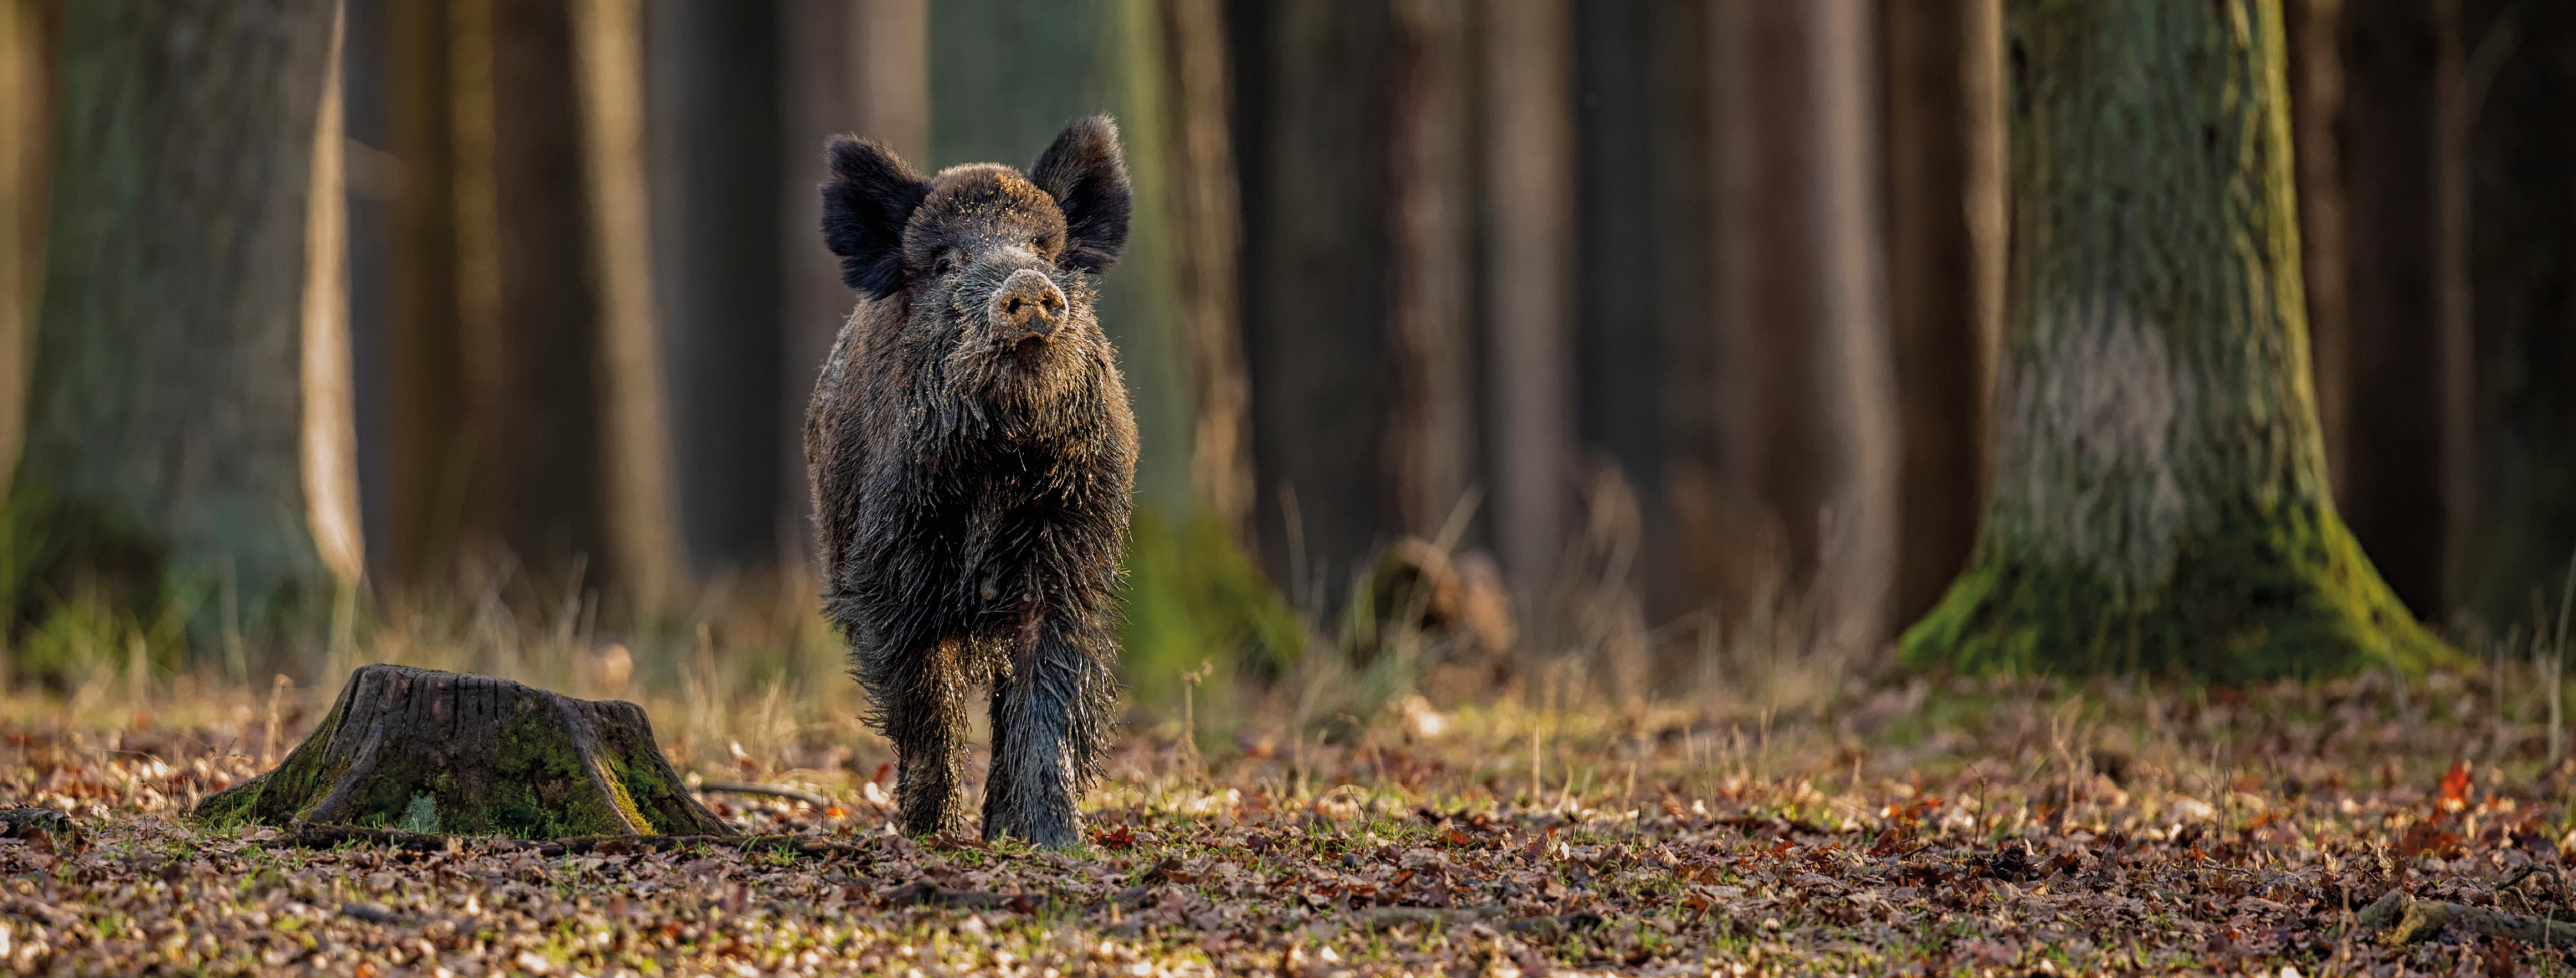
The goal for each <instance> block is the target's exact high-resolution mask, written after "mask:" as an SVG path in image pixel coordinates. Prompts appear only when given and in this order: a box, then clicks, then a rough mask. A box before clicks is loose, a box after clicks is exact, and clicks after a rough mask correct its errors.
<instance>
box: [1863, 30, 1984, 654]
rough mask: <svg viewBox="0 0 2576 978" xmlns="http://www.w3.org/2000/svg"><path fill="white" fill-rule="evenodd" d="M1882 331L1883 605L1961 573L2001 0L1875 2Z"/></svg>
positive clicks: (1908, 605)
mask: <svg viewBox="0 0 2576 978" xmlns="http://www.w3.org/2000/svg"><path fill="white" fill-rule="evenodd" d="M1880 9H1881V10H1882V11H1884V12H1885V16H1886V20H1887V39H1886V48H1887V113H1888V118H1887V142H1888V144H1887V152H1886V157H1887V161H1888V164H1887V165H1888V191H1889V195H1890V197H1891V199H1890V201H1889V207H1888V218H1889V221H1888V254H1889V256H1890V262H1889V266H1888V279H1889V283H1888V284H1889V290H1890V300H1891V301H1890V303H1889V308H1890V313H1891V321H1890V323H1889V326H1890V327H1891V332H1892V333H1893V335H1894V338H1895V350H1896V358H1895V362H1896V395H1897V402H1898V405H1899V409H1898V412H1897V413H1898V416H1899V417H1900V418H1902V419H1903V426H1904V431H1903V435H1904V437H1903V438H1902V439H1901V440H1902V441H1903V447H1902V452H1903V454H1902V456H1901V463H1900V464H1901V465H1902V467H1903V468H1902V472H1903V474H1902V475H1901V476H1900V478H1899V482H1900V484H1902V485H1903V486H1904V487H1905V493H1904V498H1903V502H1902V503H1900V506H1901V508H1902V512H1901V513H1900V514H1899V517H1898V520H1897V527H1898V532H1899V534H1900V536H1899V538H1898V542H1897V566H1896V593H1895V595H1894V598H1893V601H1894V607H1893V609H1892V610H1893V611H1894V612H1895V614H1896V618H1897V619H1898V620H1900V621H1911V620H1913V619H1914V618H1916V617H1918V616H1920V615H1922V614H1923V613H1924V612H1926V611H1929V610H1931V608H1932V605H1933V604H1934V603H1935V602H1937V601H1939V600H1940V599H1941V592H1942V590H1943V589H1945V588H1948V587H1949V586H1950V581H1951V580H1952V579H1953V578H1956V577H1958V576H1959V570H1960V568H1963V567H1965V566H1967V562H1968V551H1969V550H1970V549H1971V548H1972V547H1974V546H1975V544H1976V541H1977V513H1978V511H1979V510H1980V509H1981V508H1982V505H1983V503H1984V495H1985V474H1986V444H1985V442H1986V431H1987V424H1986V414H1987V401H1988V393H1989V392H1990V390H1991V389H1992V387H1993V384H1992V379H1993V377H1994V358H1995V347H1996V345H1997V343H1999V342H2000V339H2001V336H2002V333H2003V289H2004V194H2005V186H2004V180H2005V174H2004V119H2003V110H2004V93H2003V60H2004V59H2003V4H2002V3H2001V2H2000V0H1886V2H1883V3H1882V4H1881V5H1880Z"/></svg>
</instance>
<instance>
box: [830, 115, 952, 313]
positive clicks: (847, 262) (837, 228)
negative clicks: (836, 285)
mask: <svg viewBox="0 0 2576 978" xmlns="http://www.w3.org/2000/svg"><path fill="white" fill-rule="evenodd" d="M827 152H828V153H829V155H830V157H831V165H832V179H831V180H829V181H827V182H825V183H824V184H823V244H824V245H825V246H826V247H829V248H831V249H832V253H833V254H835V255H839V256H841V281H843V282H845V283H848V284H849V286H850V288H852V289H855V290H857V291H860V292H864V293H867V294H868V296H869V297H871V298H877V299H882V298H885V297H886V296H889V295H892V294H894V290H896V289H898V288H902V287H903V225H904V222H906V221H909V220H911V219H912V209H913V208H914V207H917V206H920V204H921V198H922V197H923V196H924V195H925V194H928V193H929V192H930V185H929V184H928V183H927V182H925V181H923V180H922V178H921V174H919V173H915V172H913V170H912V167H909V166H906V165H904V162H903V159H902V158H901V157H898V156H896V155H894V153H893V152H891V151H889V150H887V149H886V148H885V147H883V146H880V145H877V144H876V143H875V142H872V141H869V140H865V139H852V138H850V137H848V136H834V137H832V145H831V147H830V149H829V150H828V151H827Z"/></svg>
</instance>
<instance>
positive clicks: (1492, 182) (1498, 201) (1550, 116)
mask: <svg viewBox="0 0 2576 978" xmlns="http://www.w3.org/2000/svg"><path fill="white" fill-rule="evenodd" d="M1485 18H1486V23H1485V25H1484V27H1485V34H1486V37H1485V64H1484V68H1485V92H1484V96H1485V101H1484V105H1485V111H1486V119H1485V140H1486V144H1485V145H1486V152H1485V166H1486V180H1487V187H1486V192H1487V200H1486V203H1487V209H1486V227H1487V228H1488V234H1489V235H1490V242H1489V248H1490V252H1489V254H1490V260H1491V261H1492V266H1491V270H1490V273H1489V275H1488V276H1487V283H1488V286H1489V288H1490V290H1491V291H1490V295H1489V297H1488V300H1487V301H1488V312H1487V315H1488V316H1489V317H1490V322H1491V329H1492V333H1491V336H1490V338H1489V342H1488V344H1487V358H1488V361H1489V362H1488V367H1487V384H1486V399H1487V404H1488V408H1487V411H1488V415H1487V416H1488V417H1489V418H1491V421H1492V433H1493V472H1494V479H1493V484H1494V521H1493V526H1494V542H1495V549H1496V551H1497V553H1498V554H1499V555H1500V556H1501V557H1502V559H1503V574H1504V576H1505V578H1506V580H1508V581H1509V582H1510V584H1511V586H1512V589H1513V590H1514V591H1516V592H1518V593H1519V594H1521V595H1522V596H1523V597H1524V598H1530V597H1541V596H1544V595H1546V594H1548V592H1549V591H1550V589H1551V588H1552V587H1553V586H1554V585H1555V583H1556V580H1557V577H1558V572H1559V570H1560V568H1559V567H1558V563H1559V561H1560V560H1561V559H1562V557H1563V554H1564V548H1565V544H1566V535H1567V533H1568V532H1569V531H1570V530H1572V529H1573V522H1572V520H1571V518H1570V516H1569V515H1568V514H1569V513H1570V512H1571V511H1572V507H1571V505H1569V504H1570V501H1571V499H1572V497H1573V491H1572V490H1573V486H1574V477H1575V446H1574V391H1573V387H1574V380H1573V370H1572V369H1570V365H1571V364H1572V362H1573V358H1574V349H1573V346H1572V337H1571V336H1570V335H1569V334H1570V332H1571V327H1572V325H1573V318H1574V254H1573V252H1572V250H1571V244H1572V242H1573V239H1574V231H1575V228H1574V139H1573V135H1574V105H1573V96H1574V90H1573V89H1574V85H1573V81H1574V80H1573V60H1574V51H1573V47H1574V45H1573V43H1572V35H1573V33H1574V32H1573V18H1572V12H1571V10H1570V9H1569V8H1568V7H1567V6H1566V5H1565V4H1564V3H1563V2H1562V0H1517V2H1508V3H1492V4H1488V5H1487V6H1486V8H1485Z"/></svg>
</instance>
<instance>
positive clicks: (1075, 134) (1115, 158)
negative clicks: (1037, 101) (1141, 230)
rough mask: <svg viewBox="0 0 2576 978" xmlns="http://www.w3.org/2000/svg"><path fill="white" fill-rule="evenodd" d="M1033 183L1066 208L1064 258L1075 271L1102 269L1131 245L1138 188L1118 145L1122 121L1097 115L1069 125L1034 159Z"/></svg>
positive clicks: (1030, 169)
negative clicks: (1129, 236)
mask: <svg viewBox="0 0 2576 978" xmlns="http://www.w3.org/2000/svg"><path fill="white" fill-rule="evenodd" d="M1029 182H1030V183H1034V184H1037V185H1038V189H1040V190H1044V191H1046V192H1047V194H1048V195H1049V196H1052V197H1054V198H1055V205H1056V207H1057V208H1058V209H1060V210H1062V211H1064V230H1065V234H1066V236H1067V237H1068V238H1069V239H1070V240H1067V241H1066V242H1065V243H1064V257H1062V258H1060V259H1057V261H1056V263H1057V264H1059V265H1062V266H1064V267H1065V268H1066V269H1067V270H1069V271H1076V272H1100V271H1105V270H1107V269H1108V268H1109V265H1110V263H1111V262H1115V261H1117V260H1118V252H1119V251H1120V250H1122V249H1124V248H1126V247H1127V212H1128V210H1129V208H1131V207H1132V206H1133V202H1132V200H1131V198H1132V197H1133V195H1134V192H1133V191H1132V190H1131V189H1130V188H1129V186H1128V184H1127V157H1126V155H1125V154H1124V153H1121V152H1120V151H1119V149H1118V124H1117V123H1115V122H1111V121H1109V117H1108V116H1105V115H1095V116H1092V117H1091V118H1088V119H1083V120H1080V121H1078V122H1075V123H1074V124H1073V125H1070V126H1066V127H1065V129H1064V134H1063V135H1060V136H1057V137H1055V145H1053V146H1049V147H1047V149H1046V152H1044V153H1040V154H1038V161H1037V162H1035V163H1032V164H1029Z"/></svg>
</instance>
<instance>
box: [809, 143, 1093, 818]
mask: <svg viewBox="0 0 2576 978" xmlns="http://www.w3.org/2000/svg"><path fill="white" fill-rule="evenodd" d="M829 156H830V164H831V172H832V178H831V180H830V181H829V182H827V183H825V184H824V185H823V239H824V242H825V243H826V244H827V245H829V246H830V248H831V249H832V251H833V253H835V254H837V255H840V256H841V267H842V277H843V279H844V280H845V281H847V282H848V283H849V285H850V288H852V289H854V290H856V291H857V292H859V293H860V295H861V301H860V303H859V306H858V310H857V311H856V312H855V313H853V314H852V315H851V316H850V320H849V323H848V324H847V325H845V326H843V327H842V329H841V335H840V339H839V340H838V341H837V342H836V343H834V344H833V347H832V355H831V359H830V361H829V362H827V363H826V364H825V365H824V368H823V375H822V379H821V380H820V381H819V382H817V383H816V384H815V386H814V400H813V404H812V406H811V407H810V408H809V409H808V411H807V413H806V418H805V461H806V468H807V472H808V474H809V477H810V479H811V480H812V483H813V490H814V517H815V523H816V526H817V532H818V534H819V536H820V539H819V541H818V543H819V547H820V552H821V555H822V560H823V571H824V580H825V587H826V591H825V594H824V600H825V610H826V612H827V613H828V614H829V615H830V616H831V618H832V621H833V622H834V623H835V624H837V625H839V626H840V628H841V630H842V632H843V633H844V634H845V635H846V636H847V637H848V638H849V640H850V642H851V644H852V649H853V658H854V660H855V662H856V668H855V670H854V671H855V672H856V673H857V675H858V678H859V681H860V682H861V683H862V684H864V685H865V686H866V687H867V690H868V695H869V698H870V700H871V701H872V704H873V707H872V709H873V712H872V715H871V716H870V717H869V719H870V722H872V723H873V724H874V725H875V726H876V728H877V729H878V730H880V731H882V732H884V734H885V735H886V737H887V738H888V739H889V740H892V741H893V742H894V747H895V756H896V761H897V765H898V770H899V772H900V779H901V783H900V784H899V786H898V787H897V789H896V794H897V797H898V800H899V802H900V804H901V806H902V813H903V824H904V828H905V830H906V831H908V832H912V833H915V834H956V833H962V832H964V831H965V828H966V810H965V802H964V799H963V796H962V794H961V792H960V782H961V781H962V780H963V774H964V765H963V754H964V751H965V747H966V713H965V710H966V698H967V695H968V692H969V690H971V689H973V688H974V687H976V686H979V685H982V686H989V687H990V688H991V690H992V719H993V765H992V771H991V775H990V777H989V778H988V779H987V784H986V785H985V790H984V826H983V828H984V838H986V839H995V838H999V837H1002V836H1006V835H1007V836H1017V837H1020V838H1023V839H1027V840H1029V841H1031V842H1035V843H1039V844H1042V845H1050V846H1055V845H1064V844H1067V843H1071V842H1074V841H1076V840H1078V839H1079V838H1080V836H1081V824H1080V818H1079V816H1078V815H1077V814H1076V812H1075V809H1074V803H1075V802H1076V800H1078V799H1079V798H1080V797H1081V794H1082V792H1083V790H1084V789H1085V788H1087V787H1088V786H1089V785H1090V783H1091V782H1092V780H1093V779H1094V778H1095V777H1096V776H1097V775H1098V772H1099V767H1100V759H1101V755H1102V753H1103V752H1104V751H1105V750H1106V748H1107V740H1108V737H1109V733H1110V726H1111V723H1112V722H1113V717H1112V711H1113V710H1114V709H1115V708H1116V706H1117V695H1118V689H1117V676H1116V666H1117V658H1118V633H1117V625H1118V621H1117V610H1116V608H1115V600H1116V599H1115V594H1116V591H1117V589H1118V585H1119V574H1120V571H1119V557H1120V553H1121V549H1122V544H1123V542H1124V539H1125V536H1126V533H1127V513H1128V506H1129V494H1130V491H1131V489H1132V486H1133V483H1134V481H1135V467H1136V422H1135V418H1134V416H1133V415H1131V414H1130V413H1129V410H1128V406H1127V389H1126V387H1125V386H1124V384H1123V383H1122V382H1121V381H1120V379H1119V376H1118V366H1117V362H1116V359H1115V357H1114V355H1113V354H1112V351H1111V350H1110V347H1109V341H1108V339H1107V338H1106V337H1105V336H1103V335H1102V334H1101V331H1100V323H1099V321H1098V320H1097V319H1095V318H1094V317H1093V314H1092V288H1091V283H1090V280H1089V276H1090V275H1092V274H1093V273H1097V272H1100V271H1102V270H1104V269H1106V268H1107V267H1108V266H1109V264H1110V263H1111V262H1112V261H1115V260H1116V259H1117V257H1118V252H1119V250H1120V248H1121V247H1122V246H1124V245H1125V243H1126V238H1127V217H1128V208H1129V199H1130V191H1129V187H1128V181H1127V170H1126V163H1125V161H1124V158H1123V157H1122V155H1121V153H1120V150H1119V148H1118V130H1117V128H1116V127H1115V126H1113V125H1111V123H1110V122H1109V120H1107V119H1105V118H1093V119H1085V120H1083V121H1080V122H1077V123H1075V124H1074V125H1073V126H1072V127H1071V128H1068V129H1066V130H1065V131H1064V134H1063V135H1062V136H1059V137H1057V139H1056V141H1055V144H1054V145H1053V146H1050V147H1048V148H1047V150H1046V152H1045V153H1043V154H1041V155H1040V156H1039V157H1038V160H1037V162H1036V163H1035V164H1033V165H1031V166H1030V167H1029V169H1028V171H1027V172H1026V173H1025V174H1023V173H1022V172H1020V171H1018V170H1013V169H1011V168H1009V167H1005V166H998V165H994V164H976V165H970V166H958V167H952V168H949V169H947V170H945V171H942V172H941V173H940V174H939V175H937V176H935V177H929V178H924V177H922V176H921V175H920V174H918V173H916V172H914V171H913V170H912V168H911V167H909V166H906V165H905V164H904V162H903V161H902V160H900V159H897V158H896V157H895V155H894V154H892V153H890V152H887V151H886V150H885V148H884V147H882V146H878V145H876V144H874V143H870V142H864V141H860V140H855V139H850V138H847V137H842V138H838V139H834V140H833V141H832V144H831V147H830V150H829Z"/></svg>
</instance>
